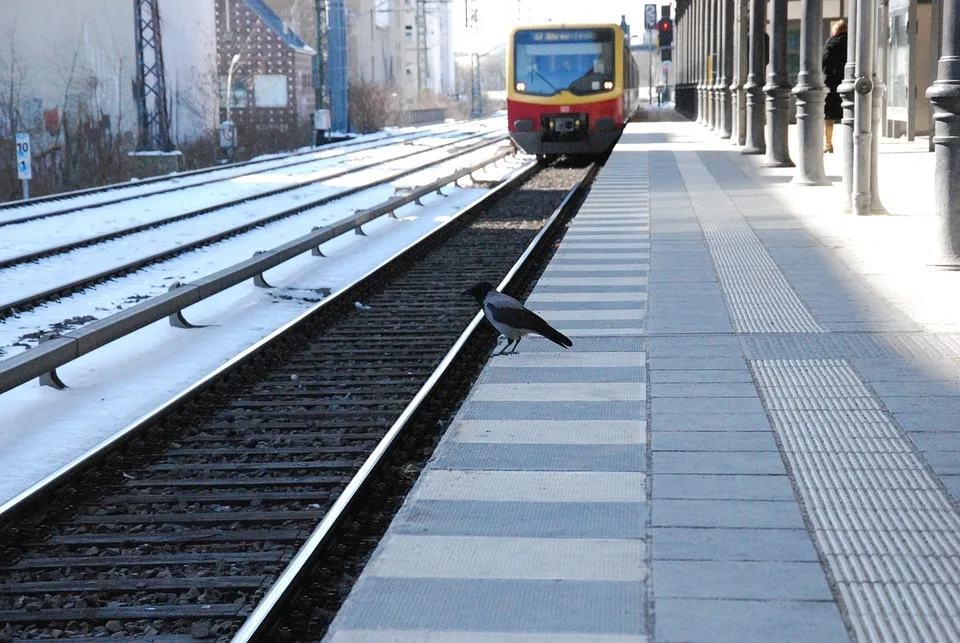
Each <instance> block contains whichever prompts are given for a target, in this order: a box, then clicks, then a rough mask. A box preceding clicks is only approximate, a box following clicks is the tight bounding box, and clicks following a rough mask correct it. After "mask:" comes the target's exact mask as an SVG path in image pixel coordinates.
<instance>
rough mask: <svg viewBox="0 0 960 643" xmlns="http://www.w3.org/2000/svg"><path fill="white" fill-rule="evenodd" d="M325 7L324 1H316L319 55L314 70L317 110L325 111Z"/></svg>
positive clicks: (314, 58) (316, 57) (314, 63)
mask: <svg viewBox="0 0 960 643" xmlns="http://www.w3.org/2000/svg"><path fill="white" fill-rule="evenodd" d="M325 5H326V3H325V2H324V0H314V9H315V10H316V14H317V55H316V56H314V57H313V69H314V73H315V81H314V82H315V84H314V86H313V87H314V93H315V99H316V104H317V109H323V86H324V84H325V81H324V64H323V52H324V51H325V47H324V46H323V32H324V29H325V28H326V25H327V13H326V7H325Z"/></svg>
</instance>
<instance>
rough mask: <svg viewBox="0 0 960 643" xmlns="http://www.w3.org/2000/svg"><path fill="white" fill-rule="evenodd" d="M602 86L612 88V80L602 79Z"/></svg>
mask: <svg viewBox="0 0 960 643" xmlns="http://www.w3.org/2000/svg"><path fill="white" fill-rule="evenodd" d="M603 88H604V89H613V82H612V81H609V80H606V81H604V82H603Z"/></svg>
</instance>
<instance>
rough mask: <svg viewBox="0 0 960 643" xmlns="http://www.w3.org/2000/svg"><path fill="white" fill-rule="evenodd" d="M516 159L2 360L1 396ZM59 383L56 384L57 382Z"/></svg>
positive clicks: (448, 179) (463, 172)
mask: <svg viewBox="0 0 960 643" xmlns="http://www.w3.org/2000/svg"><path fill="white" fill-rule="evenodd" d="M511 154H513V148H512V147H511V148H510V149H509V150H505V151H502V152H499V153H498V154H495V155H494V156H492V157H490V158H487V159H484V160H483V161H481V162H479V163H476V164H474V165H472V166H470V167H466V168H462V169H460V170H457V171H456V172H454V173H452V174H450V175H448V176H445V177H442V178H440V179H437V180H436V181H434V182H433V183H430V184H429V185H426V186H423V187H421V188H418V189H417V190H414V191H413V192H411V193H410V194H407V195H404V196H401V197H396V198H394V199H391V200H390V201H387V202H386V203H383V204H381V205H378V206H375V207H373V208H370V209H368V210H364V211H362V212H359V213H357V214H354V215H352V216H349V217H346V218H344V219H341V220H340V221H338V222H336V223H334V224H332V225H329V226H324V227H322V228H318V229H317V230H315V231H313V232H311V233H309V234H306V235H303V236H301V237H298V238H296V239H293V240H292V241H288V242H287V243H284V244H282V245H280V246H278V247H276V248H274V249H273V250H270V251H267V252H263V253H259V254H256V255H254V256H253V257H252V258H250V259H247V260H245V261H241V262H240V263H237V264H234V265H233V266H230V267H228V268H224V269H223V270H220V271H218V272H215V273H213V274H211V275H208V276H206V277H203V278H201V279H198V280H196V281H194V282H191V283H187V284H183V285H181V286H179V287H178V288H175V289H171V290H170V292H167V293H165V294H162V295H157V296H156V297H151V298H150V299H148V300H146V301H143V302H140V303H138V304H135V305H133V306H131V307H130V308H127V309H126V310H123V311H120V312H118V313H115V314H113V315H110V316H108V317H105V318H103V319H101V320H98V321H95V322H93V323H91V324H87V325H86V326H83V327H81V328H78V329H77V330H74V331H71V332H69V333H66V334H64V335H61V336H59V337H56V338H53V339H50V340H49V341H45V342H43V343H41V344H40V345H39V346H36V347H34V348H31V349H29V350H27V351H24V352H23V353H20V354H18V355H15V356H14V357H11V358H9V359H6V360H3V361H0V393H4V392H6V391H9V390H10V389H12V388H14V387H16V386H19V385H20V384H23V383H25V382H28V381H30V380H31V379H33V378H35V377H40V376H42V375H44V374H47V373H53V371H54V370H55V369H56V368H58V367H60V366H63V365H64V364H66V363H68V362H71V361H73V360H74V359H76V358H78V357H81V356H83V355H86V354H87V353H90V352H92V351H94V350H96V349H97V348H100V347H101V346H104V345H106V344H108V343H110V342H112V341H115V340H117V339H119V338H121V337H124V336H126V335H129V334H130V333H132V332H134V331H136V330H139V329H141V328H143V327H144V326H147V325H149V324H152V323H154V322H156V321H159V320H161V319H163V318H164V317H170V316H171V315H177V314H178V313H179V312H180V311H181V310H183V309H184V308H186V307H188V306H191V305H193V304H195V303H197V302H199V301H202V300H204V299H206V298H208V297H211V296H213V295H215V294H217V293H219V292H221V291H223V290H226V289H227V288H230V287H232V286H235V285H237V284H239V283H241V282H243V281H246V280H247V279H251V278H256V277H258V276H260V275H262V274H263V273H264V272H265V271H266V270H269V269H270V268H273V267H276V266H278V265H280V264H281V263H284V262H285V261H289V260H290V259H293V258H294V257H296V256H298V255H301V254H303V253H305V252H310V251H311V250H313V249H314V248H317V247H318V246H319V245H320V244H321V243H325V242H327V241H329V240H331V239H333V238H334V237H337V236H339V235H341V234H343V233H345V232H349V231H351V230H356V229H357V228H359V227H360V226H361V225H363V224H364V223H367V222H369V221H372V220H373V219H376V218H378V217H381V216H383V215H385V214H389V213H391V212H393V211H394V210H396V209H397V208H399V207H401V206H403V205H406V204H408V203H412V202H415V201H418V200H419V199H420V198H422V197H424V196H426V195H428V194H430V193H432V192H436V191H438V190H440V189H441V188H442V187H443V186H445V185H448V184H450V183H452V182H454V181H456V180H458V179H460V178H462V177H464V176H467V175H468V174H470V173H472V172H476V171H477V170H479V169H481V168H483V167H485V166H487V165H489V164H491V163H495V162H496V161H498V160H500V159H502V158H505V157H506V156H509V155H511ZM54 381H56V379H55V378H54Z"/></svg>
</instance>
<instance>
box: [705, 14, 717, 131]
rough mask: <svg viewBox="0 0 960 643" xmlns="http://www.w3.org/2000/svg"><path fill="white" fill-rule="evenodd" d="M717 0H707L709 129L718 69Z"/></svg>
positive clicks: (706, 91) (707, 102)
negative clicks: (716, 40)
mask: <svg viewBox="0 0 960 643" xmlns="http://www.w3.org/2000/svg"><path fill="white" fill-rule="evenodd" d="M716 7H717V0H706V15H705V20H706V23H707V24H706V32H705V34H704V36H705V41H706V46H707V52H706V62H707V74H706V82H705V83H704V85H705V87H704V96H705V98H704V100H705V101H706V111H705V114H706V117H707V118H706V122H705V123H704V125H705V126H706V127H707V129H713V79H714V74H715V73H716V71H717V66H716V62H715V61H714V56H715V55H716V47H715V46H714V42H713V39H714V35H715V34H714V31H715V30H714V24H713V23H714V20H713V18H714V14H715V13H716Z"/></svg>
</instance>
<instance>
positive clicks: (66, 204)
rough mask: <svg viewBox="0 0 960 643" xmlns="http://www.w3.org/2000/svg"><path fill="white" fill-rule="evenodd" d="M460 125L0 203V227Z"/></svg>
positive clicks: (330, 156)
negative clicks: (48, 205)
mask: <svg viewBox="0 0 960 643" xmlns="http://www.w3.org/2000/svg"><path fill="white" fill-rule="evenodd" d="M457 127H458V125H456V124H454V125H446V124H445V125H442V126H437V125H433V126H428V127H424V128H417V129H414V130H410V131H405V132H398V133H386V134H381V135H378V136H376V137H364V138H363V139H361V140H356V141H343V142H339V143H332V144H330V145H325V146H323V147H318V148H313V149H309V150H302V151H297V152H292V153H289V154H284V155H270V157H268V158H258V159H253V160H250V161H242V162H239V163H228V164H224V165H217V166H214V167H207V168H201V169H197V170H188V171H185V172H177V173H176V174H173V175H165V176H156V177H150V178H147V179H140V180H138V181H136V182H127V183H113V184H110V185H105V186H100V187H95V188H87V189H83V190H75V191H71V192H61V193H58V194H51V195H49V196H41V197H34V198H32V199H27V200H21V201H12V202H9V203H0V227H3V226H8V225H14V224H19V223H27V222H30V221H37V220H40V219H46V218H49V217H55V216H60V215H64V214H71V213H74V212H77V211H79V210H86V209H89V208H96V207H101V206H104V205H112V204H116V203H123V202H125V201H132V200H134V199H142V198H144V197H148V196H155V195H161V194H169V193H171V192H177V191H180V190H186V189H189V188H195V187H199V186H204V185H212V184H216V183H220V182H223V181H234V180H237V179H242V178H244V177H251V176H254V175H257V174H262V173H264V172H276V171H277V170H283V169H287V168H292V167H295V166H298V165H306V164H309V163H314V162H316V161H317V160H329V159H335V158H337V157H341V156H345V155H347V154H351V153H354V152H356V151H358V150H365V149H371V148H375V147H379V146H382V145H384V144H390V143H398V142H408V141H415V140H417V139H420V138H425V137H428V136H435V135H438V134H443V133H450V132H453V131H456V129H457ZM148 186H155V187H148ZM111 195H116V196H111ZM47 204H62V207H57V208H47V207H42V206H45V205H47Z"/></svg>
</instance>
